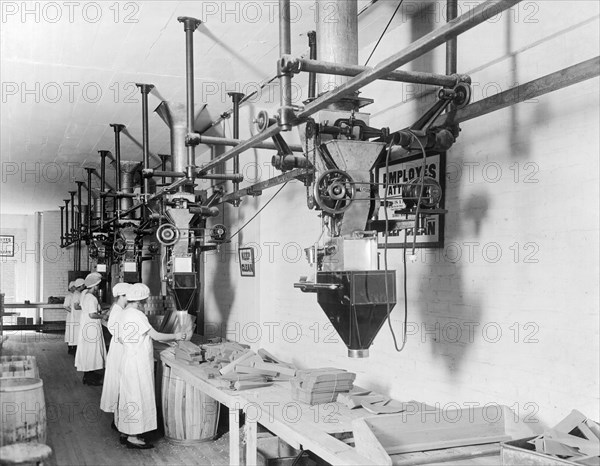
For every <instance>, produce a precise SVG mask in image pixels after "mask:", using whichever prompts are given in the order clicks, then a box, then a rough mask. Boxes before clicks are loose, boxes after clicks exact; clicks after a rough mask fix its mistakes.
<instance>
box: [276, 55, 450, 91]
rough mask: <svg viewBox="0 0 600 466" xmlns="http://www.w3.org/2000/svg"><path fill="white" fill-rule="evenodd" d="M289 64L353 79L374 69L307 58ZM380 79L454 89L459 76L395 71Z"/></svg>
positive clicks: (309, 70) (292, 60)
mask: <svg viewBox="0 0 600 466" xmlns="http://www.w3.org/2000/svg"><path fill="white" fill-rule="evenodd" d="M287 64H289V66H291V67H295V68H297V69H298V71H306V72H308V73H319V74H330V75H336V76H351V77H353V76H358V75H359V74H361V73H364V72H365V71H367V70H370V69H372V68H370V67H368V66H361V65H344V64H341V63H332V62H326V61H319V60H309V59H305V58H290V61H289V62H288V63H287ZM379 79H382V80H385V81H398V82H403V83H413V84H428V85H432V86H444V87H453V86H455V85H456V83H457V81H458V76H446V75H443V74H435V73H425V72H421V71H401V70H394V71H392V72H391V73H389V74H386V75H384V76H381V77H380V78H379Z"/></svg>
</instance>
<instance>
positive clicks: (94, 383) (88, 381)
mask: <svg viewBox="0 0 600 466" xmlns="http://www.w3.org/2000/svg"><path fill="white" fill-rule="evenodd" d="M83 385H91V386H92V387H99V386H101V385H102V381H101V380H98V379H94V378H92V377H83Z"/></svg>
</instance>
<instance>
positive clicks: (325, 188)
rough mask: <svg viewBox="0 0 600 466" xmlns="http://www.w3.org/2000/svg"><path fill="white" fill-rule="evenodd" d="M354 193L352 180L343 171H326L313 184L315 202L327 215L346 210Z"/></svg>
mask: <svg viewBox="0 0 600 466" xmlns="http://www.w3.org/2000/svg"><path fill="white" fill-rule="evenodd" d="M355 193H356V189H355V187H354V180H353V179H352V177H351V176H350V175H349V174H348V173H346V172H345V171H343V170H337V169H336V170H327V171H326V172H324V173H323V174H322V175H321V176H320V177H319V179H318V180H317V182H316V183H315V193H314V194H315V202H316V203H317V205H318V206H319V207H320V208H321V210H322V211H323V212H327V213H328V214H334V215H335V214H341V213H343V212H345V211H346V210H348V208H349V207H350V205H351V204H352V201H353V200H354V195H355Z"/></svg>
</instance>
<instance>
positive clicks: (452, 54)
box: [446, 0, 458, 75]
mask: <svg viewBox="0 0 600 466" xmlns="http://www.w3.org/2000/svg"><path fill="white" fill-rule="evenodd" d="M446 15H447V18H446V21H447V22H450V21H452V20H454V19H456V17H457V16H458V0H446ZM457 48H458V39H457V38H456V37H453V38H452V39H450V40H448V42H446V74H447V75H452V74H456V66H457V61H458V51H457Z"/></svg>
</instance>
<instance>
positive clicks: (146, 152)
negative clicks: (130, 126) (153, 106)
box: [136, 83, 154, 218]
mask: <svg viewBox="0 0 600 466" xmlns="http://www.w3.org/2000/svg"><path fill="white" fill-rule="evenodd" d="M136 86H137V87H139V88H140V92H141V93H142V153H143V168H144V169H147V168H150V149H149V147H150V143H149V137H148V94H149V93H150V91H151V90H152V89H154V85H153V84H141V83H136ZM149 193H150V180H149V179H147V178H146V179H144V182H143V183H142V194H149ZM145 217H146V211H145V210H144V218H145Z"/></svg>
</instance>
